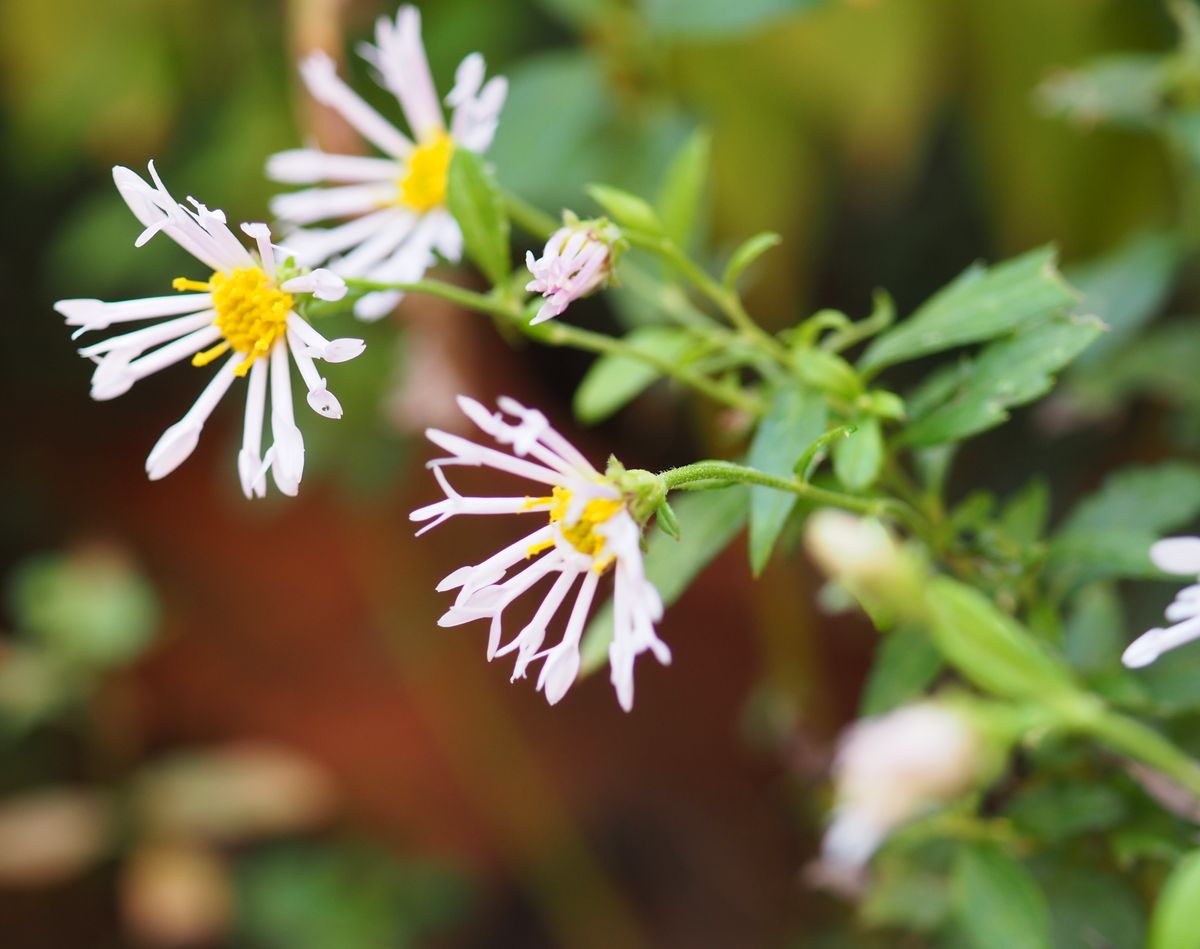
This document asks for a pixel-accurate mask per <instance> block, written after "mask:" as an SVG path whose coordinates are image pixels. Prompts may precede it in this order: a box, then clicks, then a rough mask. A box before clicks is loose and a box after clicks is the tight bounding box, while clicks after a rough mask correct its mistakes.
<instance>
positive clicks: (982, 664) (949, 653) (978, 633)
mask: <svg viewBox="0 0 1200 949" xmlns="http://www.w3.org/2000/svg"><path fill="white" fill-rule="evenodd" d="M926 597H927V603H928V607H929V612H930V624H929V634H930V636H931V637H932V638H933V642H934V645H936V646H937V648H938V650H939V651H940V652H941V654H942V655H943V656H945V658H946V660H947V661H948V662H949V663H950V664H951V665H953V666H954V667H955V668H956V669H958V671H959V672H961V673H962V674H963V676H965V677H966V678H967V679H969V680H970V681H972V682H974V683H975V684H976V685H978V686H979V687H980V688H982V689H986V690H987V691H989V692H992V693H994V694H996V695H999V696H1002V697H1004V698H1014V699H1020V698H1028V697H1031V696H1045V695H1046V694H1049V693H1053V692H1062V691H1064V690H1068V689H1071V688H1073V685H1072V683H1071V679H1070V675H1069V673H1068V672H1067V670H1066V668H1065V667H1064V666H1063V665H1062V664H1061V663H1060V661H1059V660H1058V659H1056V658H1055V657H1053V656H1051V655H1050V654H1049V653H1048V652H1046V651H1045V649H1044V648H1043V647H1042V646H1041V644H1040V643H1039V642H1038V641H1037V640H1036V639H1034V638H1033V636H1032V635H1031V634H1030V633H1029V631H1028V630H1026V629H1025V628H1024V627H1023V626H1021V624H1020V623H1018V622H1017V621H1016V620H1014V619H1013V618H1012V617H1011V616H1009V615H1008V614H1007V613H1004V612H1002V611H1001V610H1000V609H999V608H998V607H997V606H996V605H995V604H994V603H992V602H991V600H989V599H988V598H987V597H985V596H984V595H983V594H982V593H980V592H979V591H978V590H974V589H972V588H971V587H968V586H966V585H964V584H962V583H959V582H958V581H957V580H952V579H950V578H949V577H937V578H935V579H933V580H932V581H930V583H929V587H928V590H927V593H926Z"/></svg>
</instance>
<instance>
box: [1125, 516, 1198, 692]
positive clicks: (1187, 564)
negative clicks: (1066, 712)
mask: <svg viewBox="0 0 1200 949" xmlns="http://www.w3.org/2000/svg"><path fill="white" fill-rule="evenodd" d="M1150 560H1151V561H1152V562H1153V563H1154V566H1156V567H1158V569H1159V570H1162V571H1165V572H1166V573H1176V574H1181V575H1187V574H1192V575H1195V576H1196V578H1197V580H1200V537H1168V538H1167V539H1166V540H1160V541H1159V542H1158V543H1156V544H1154V545H1153V546H1152V547H1151V548H1150ZM1166 618H1167V619H1168V620H1170V621H1171V622H1173V623H1174V624H1175V625H1174V626H1168V627H1167V628H1166V629H1160V628H1158V627H1155V628H1154V629H1151V630H1147V631H1146V632H1144V633H1142V635H1141V636H1139V637H1138V638H1137V639H1135V640H1134V641H1133V642H1132V643H1130V644H1129V646H1128V647H1127V648H1126V650H1125V652H1124V653H1123V654H1122V655H1121V661H1122V662H1123V663H1124V664H1125V665H1126V666H1128V667H1129V668H1131V669H1138V668H1140V667H1142V666H1148V665H1150V663H1152V662H1153V661H1154V660H1155V659H1157V658H1158V657H1159V656H1161V655H1162V654H1163V653H1164V652H1168V651H1170V650H1172V649H1176V648H1178V647H1179V646H1184V645H1186V644H1188V643H1190V642H1192V641H1193V640H1195V639H1200V582H1197V583H1193V584H1192V585H1191V586H1186V587H1184V588H1183V589H1182V590H1180V591H1179V592H1178V593H1176V594H1175V600H1174V602H1172V603H1171V605H1170V606H1168V607H1167V610H1166Z"/></svg>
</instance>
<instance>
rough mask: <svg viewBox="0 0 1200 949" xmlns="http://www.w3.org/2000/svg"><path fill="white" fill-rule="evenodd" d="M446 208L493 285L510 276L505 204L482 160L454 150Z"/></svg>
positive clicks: (469, 249)
mask: <svg viewBox="0 0 1200 949" xmlns="http://www.w3.org/2000/svg"><path fill="white" fill-rule="evenodd" d="M446 204H447V205H448V206H449V208H450V213H451V214H453V215H454V219H455V220H456V221H458V226H459V228H460V229H461V230H462V235H463V246H464V247H465V248H466V251H467V255H468V256H469V257H470V258H471V260H472V261H474V262H475V266H477V267H478V268H479V269H480V270H481V271H483V274H484V276H486V277H487V278H488V279H489V280H490V281H491V282H492V284H493V285H499V284H501V283H503V282H504V281H505V279H506V278H507V277H508V274H509V269H510V268H509V262H510V259H509V246H508V242H509V223H508V215H507V214H506V213H505V210H504V200H503V198H502V197H501V194H500V189H499V188H498V187H497V186H496V182H495V181H494V180H493V178H492V176H491V173H490V172H489V171H488V170H487V168H486V167H485V166H484V164H483V159H482V158H480V157H479V156H478V155H476V154H475V153H474V152H472V151H470V150H469V149H466V148H456V149H455V150H454V157H453V158H451V159H450V171H449V174H448V175H447V178H446Z"/></svg>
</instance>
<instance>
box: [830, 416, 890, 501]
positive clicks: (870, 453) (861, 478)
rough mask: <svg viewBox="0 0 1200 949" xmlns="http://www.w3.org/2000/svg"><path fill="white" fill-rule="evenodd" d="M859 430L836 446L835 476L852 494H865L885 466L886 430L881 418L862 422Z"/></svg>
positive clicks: (834, 449) (835, 444)
mask: <svg viewBox="0 0 1200 949" xmlns="http://www.w3.org/2000/svg"><path fill="white" fill-rule="evenodd" d="M855 424H856V425H857V427H858V430H857V431H856V432H855V433H854V434H853V435H851V436H850V437H849V438H843V439H840V440H839V441H836V442H834V444H833V473H834V474H835V475H837V479H838V480H839V481H840V482H842V484H843V485H844V486H845V487H846V489H847V490H848V491H864V490H866V489H867V488H869V487H870V486H871V485H873V484H874V483H875V479H876V478H878V477H879V469H880V468H881V467H882V466H883V429H882V428H881V427H880V424H879V419H877V418H873V417H871V416H866V417H865V418H861V419H858V420H857V422H856V423H855Z"/></svg>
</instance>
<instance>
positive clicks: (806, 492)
mask: <svg viewBox="0 0 1200 949" xmlns="http://www.w3.org/2000/svg"><path fill="white" fill-rule="evenodd" d="M659 477H660V478H662V479H663V482H664V483H665V484H666V486H667V489H668V490H674V489H678V488H683V489H686V488H687V487H688V486H689V485H692V484H697V483H698V482H700V483H702V482H715V483H721V484H728V483H730V482H733V483H737V484H756V485H761V486H762V487H765V488H775V489H776V490H778V491H790V492H791V493H792V494H796V495H799V496H800V497H802V498H805V499H806V500H809V501H812V502H813V503H815V504H824V505H827V506H828V507H837V508H841V509H842V510H845V511H854V512H855V513H857V514H866V515H868V516H870V517H891V518H894V519H898V520H903V521H905V522H907V523H909V524H911V523H912V521H913V516H912V514H913V512H911V511H910V510H909V509H908V506H907V505H906V504H904V503H903V502H901V501H897V500H895V499H894V498H860V497H856V496H854V495H852V494H842V493H840V492H838V491H829V490H826V489H825V488H818V487H817V486H816V485H814V484H809V483H808V482H807V481H800V480H798V479H796V478H785V477H780V476H778V475H773V474H768V473H767V472H765V471H759V470H758V469H757V468H750V467H747V466H746V465H739V464H736V463H735V462H732V461H717V460H710V461H697V462H695V463H694V464H690V465H683V466H682V467H679V468H670V469H668V470H667V471H663V472H661V473H660V474H659Z"/></svg>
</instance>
